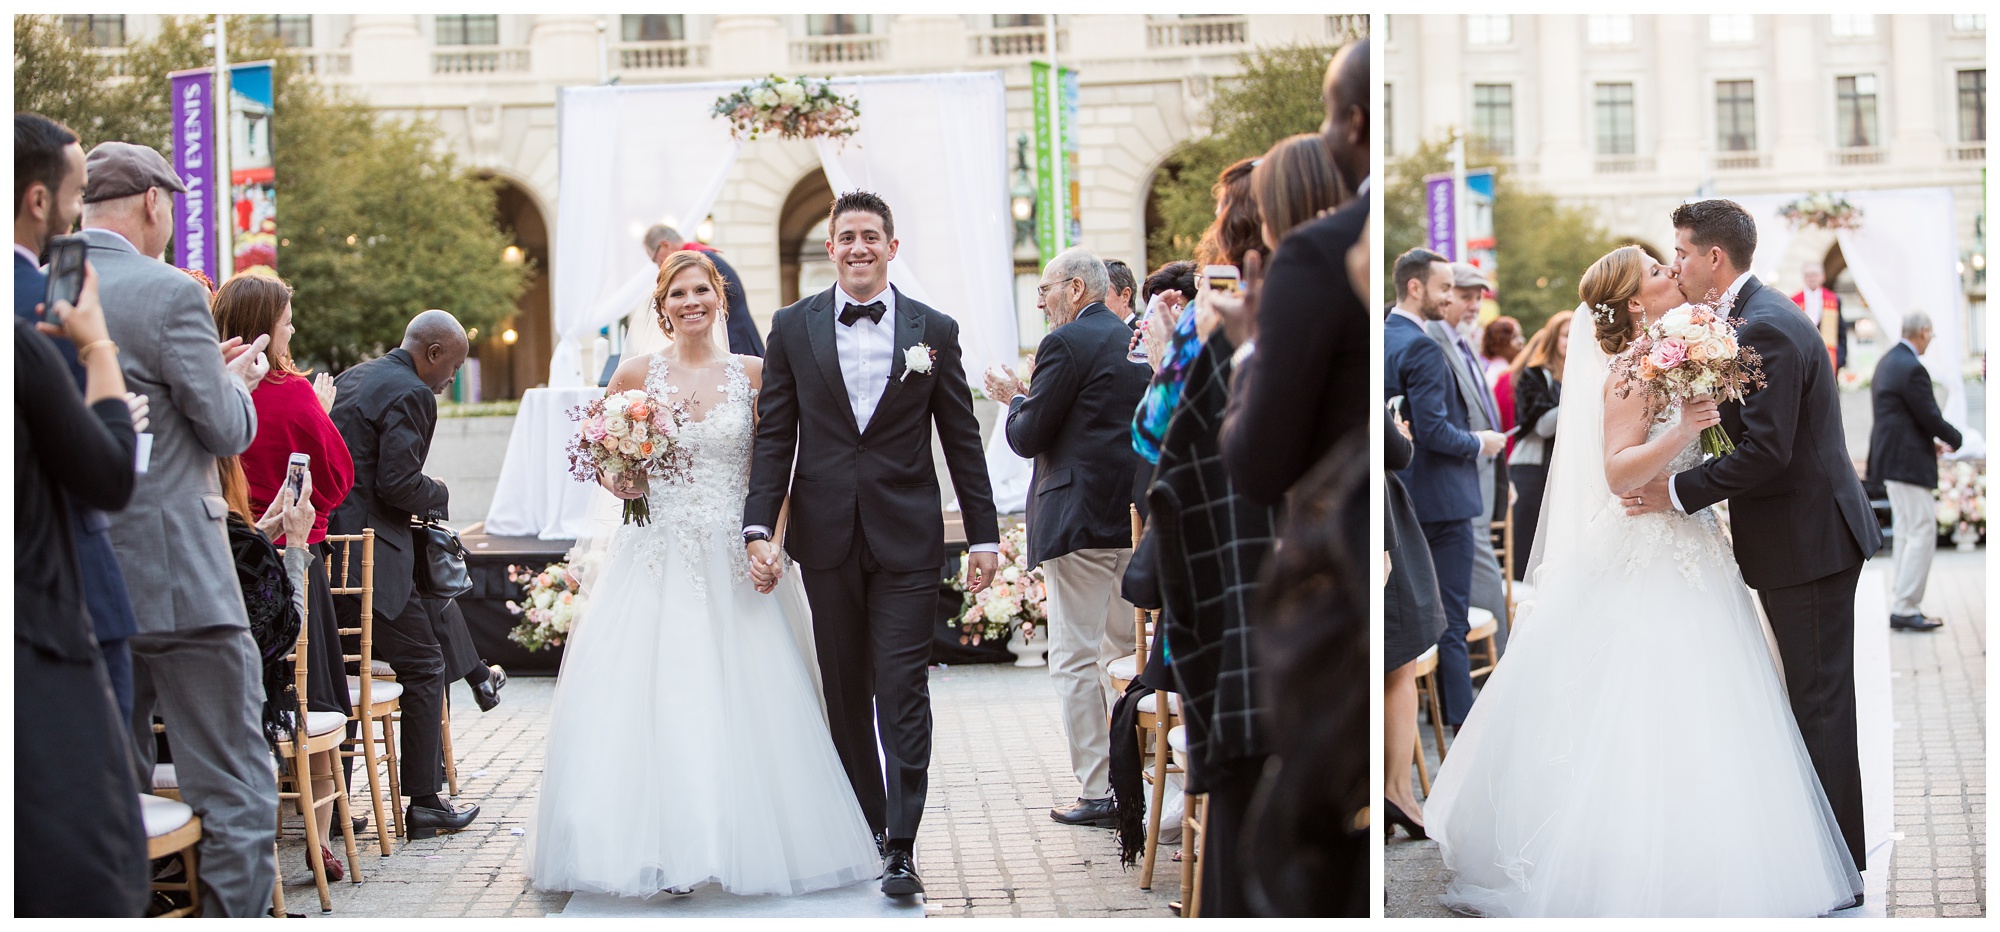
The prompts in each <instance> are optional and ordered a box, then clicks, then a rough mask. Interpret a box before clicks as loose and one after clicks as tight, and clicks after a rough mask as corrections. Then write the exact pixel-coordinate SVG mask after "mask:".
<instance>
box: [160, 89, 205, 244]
mask: <svg viewBox="0 0 2000 932" xmlns="http://www.w3.org/2000/svg"><path fill="white" fill-rule="evenodd" d="M168 78H169V79H170V80H171V81H172V82H173V84H172V90H171V91H170V93H171V95H172V97H173V108H174V171H175V172H176V173H177V174H179V175H180V179H181V184H182V185H185V186H186V187H187V193H186V194H176V195H174V264H175V265H178V266H180V267H181V268H186V269H194V270H196V271H199V272H201V273H202V274H203V275H207V276H208V277H209V278H210V279H214V278H215V277H216V263H215V229H214V228H215V201H214V200H213V199H212V198H213V194H212V193H211V192H212V191H213V190H214V188H215V159H214V157H213V152H212V147H213V146H214V144H215V107H214V105H213V104H214V101H213V98H214V95H215V80H214V75H213V73H212V69H208V68H202V69H197V70H194V71H177V72H174V73H173V74H171V75H169V76H168Z"/></svg>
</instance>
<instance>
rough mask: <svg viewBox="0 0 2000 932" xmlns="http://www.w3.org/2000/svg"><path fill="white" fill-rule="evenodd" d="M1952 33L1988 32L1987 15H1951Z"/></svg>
mask: <svg viewBox="0 0 2000 932" xmlns="http://www.w3.org/2000/svg"><path fill="white" fill-rule="evenodd" d="M1951 31H1952V32H1985V31H1986V14H1984V13H1953V14H1951Z"/></svg>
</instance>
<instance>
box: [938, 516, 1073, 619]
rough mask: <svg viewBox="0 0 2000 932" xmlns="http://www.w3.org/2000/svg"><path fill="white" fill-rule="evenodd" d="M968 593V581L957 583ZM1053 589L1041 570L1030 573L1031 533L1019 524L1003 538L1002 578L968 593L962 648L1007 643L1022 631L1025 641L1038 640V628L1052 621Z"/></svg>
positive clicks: (960, 579) (960, 580) (963, 613)
mask: <svg viewBox="0 0 2000 932" xmlns="http://www.w3.org/2000/svg"><path fill="white" fill-rule="evenodd" d="M953 584H954V586H956V588H957V589H958V590H959V591H960V592H965V588H966V587H965V580H964V578H963V577H962V576H961V578H959V579H957V580H954V581H953ZM1048 602H1049V587H1048V584H1047V583H1045V582H1043V581H1042V571H1041V570H1040V569H1033V570H1030V569H1028V530H1027V527H1026V526H1025V525H1022V524H1019V523H1016V524H1014V525H1013V526H1012V527H1009V528H1008V529H1007V530H1006V531H1005V532H1003V533H1002V534H1001V535H1000V576H999V578H998V579H995V580H993V584H992V585H990V586H987V587H986V588H985V589H984V590H983V591H981V592H979V593H977V594H974V593H971V592H965V611H964V612H962V613H961V614H960V615H959V618H958V628H959V631H961V632H962V633H961V634H960V635H959V637H958V642H959V643H960V644H978V643H981V642H983V641H1005V640H1007V633H1008V632H1009V631H1011V630H1013V629H1014V628H1017V627H1018V628H1020V629H1021V637H1022V639H1023V640H1026V639H1028V638H1032V637H1034V636H1035V627H1036V626H1037V625H1046V624H1048V620H1049V606H1048Z"/></svg>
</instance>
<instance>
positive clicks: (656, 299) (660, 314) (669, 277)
mask: <svg viewBox="0 0 2000 932" xmlns="http://www.w3.org/2000/svg"><path fill="white" fill-rule="evenodd" d="M690 268H699V269H701V271H702V274H704V275H706V276H708V286H709V287H710V288H713V289H715V323H714V324H711V325H710V326H714V327H720V326H723V325H724V324H725V323H727V322H728V320H729V283H728V282H727V281H725V280H723V277H722V273H721V272H719V271H717V270H716V268H715V263H713V262H710V261H709V259H708V257H707V256H704V255H702V254H701V253H700V252H699V251H697V250H693V249H683V250H681V251H680V252H677V253H674V254H673V255H671V256H668V257H667V261H665V262H662V263H660V277H659V279H658V280H657V281H655V282H654V283H653V319H654V320H656V321H658V322H659V324H660V332H661V333H664V334H666V335H667V339H669V340H671V339H673V338H674V320H673V317H672V316H671V315H669V314H668V313H667V286H668V285H671V284H672V283H673V280H674V277H675V276H677V275H679V274H681V273H682V272H685V271H687V270H688V269H690Z"/></svg>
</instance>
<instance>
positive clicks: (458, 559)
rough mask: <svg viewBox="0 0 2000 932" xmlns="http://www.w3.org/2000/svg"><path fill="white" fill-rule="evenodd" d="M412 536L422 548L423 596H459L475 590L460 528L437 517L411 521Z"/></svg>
mask: <svg viewBox="0 0 2000 932" xmlns="http://www.w3.org/2000/svg"><path fill="white" fill-rule="evenodd" d="M410 537H411V539H412V540H414V541H415V542H416V545H417V550H418V551H420V554H419V559H418V560H417V579H416V591H417V597H418V598H420V599H456V598H458V597H459V596H462V595H465V594H466V593H468V592H471V591H472V573H471V572H470V571H468V570H467V569H466V568H465V544H463V543H461V542H459V539H458V532H457V531H454V530H452V529H451V528H448V527H445V526H444V525H442V524H439V523H437V522H436V521H411V522H410Z"/></svg>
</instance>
